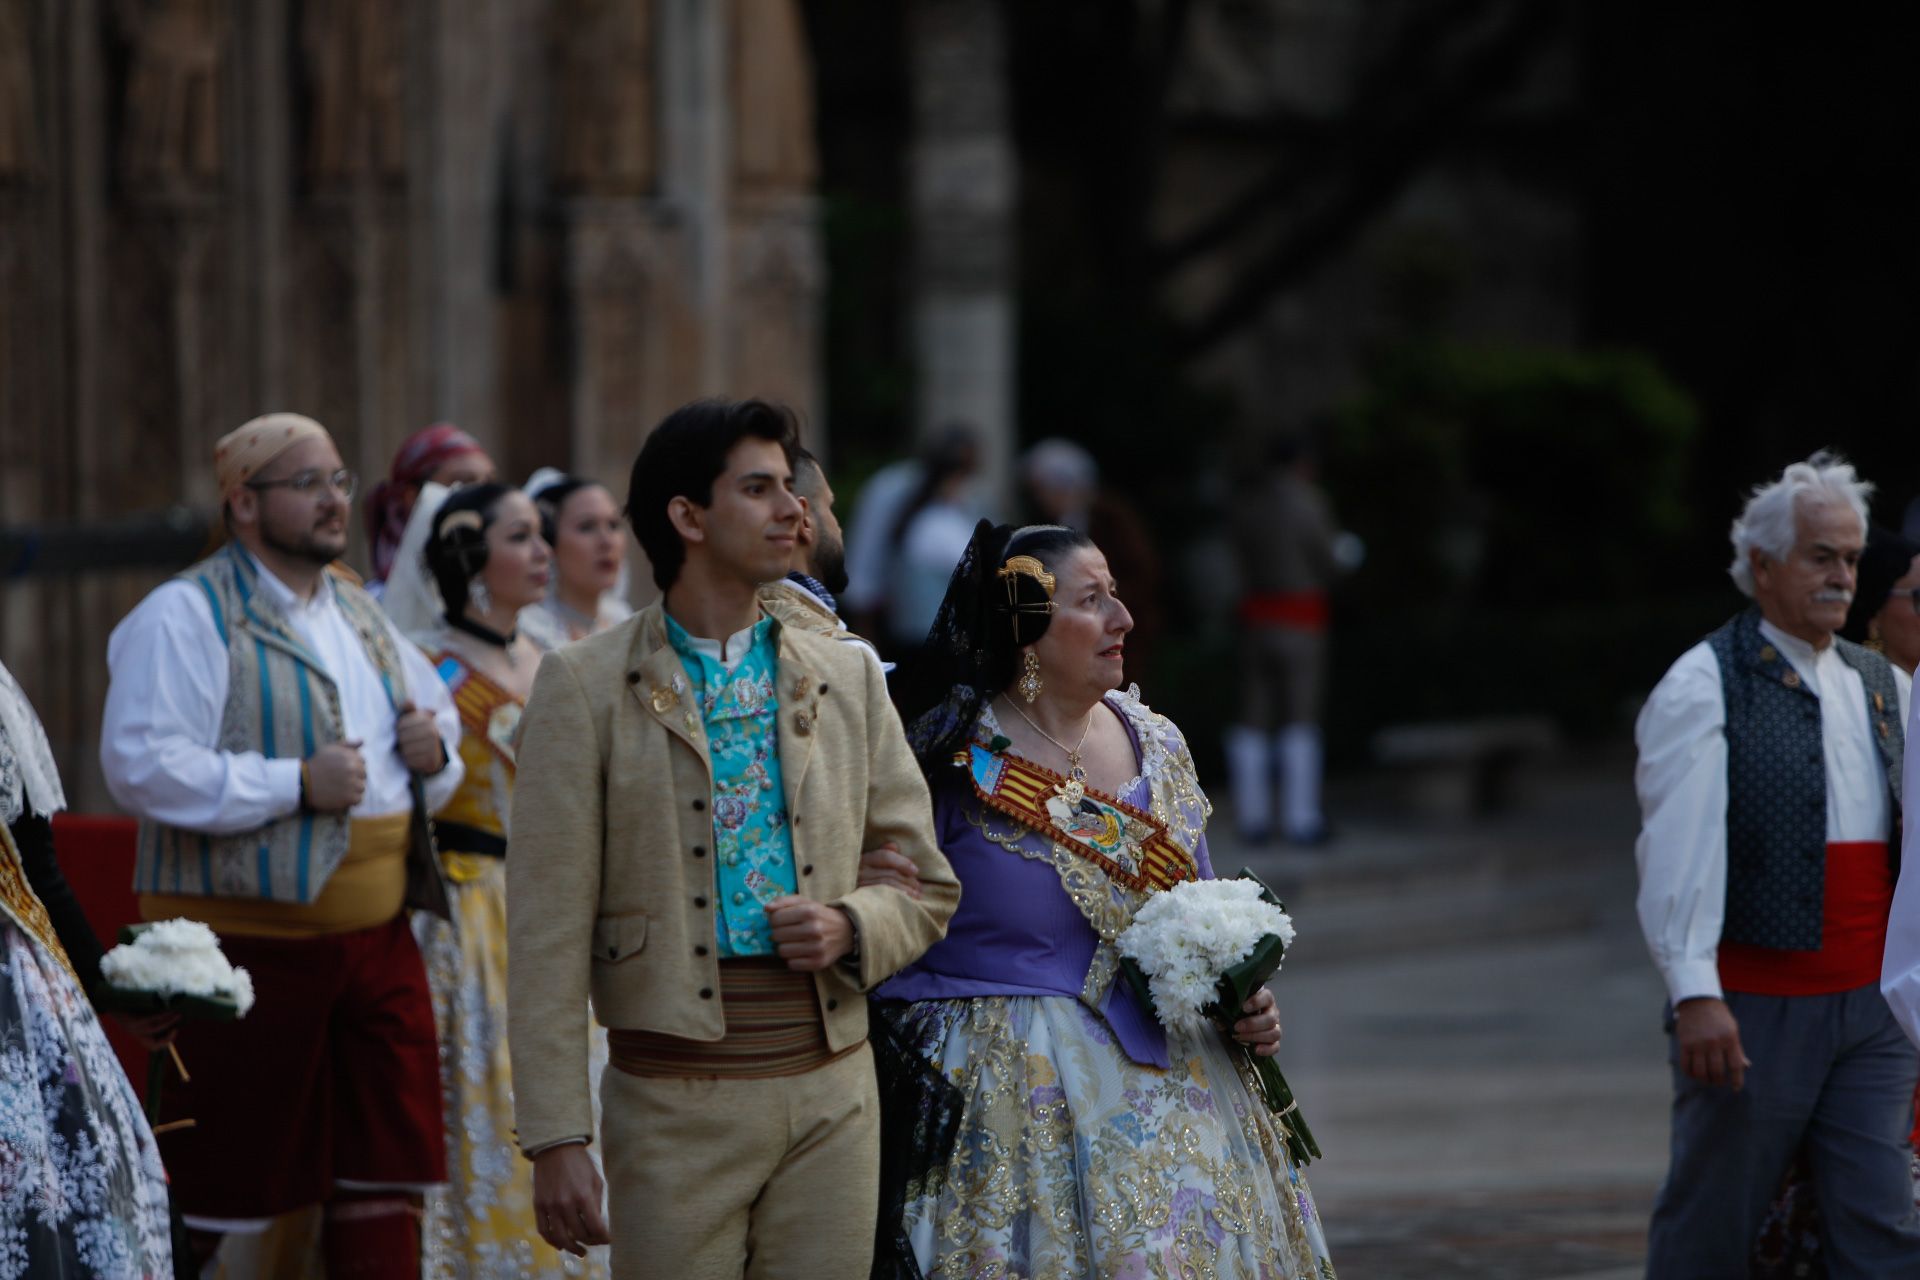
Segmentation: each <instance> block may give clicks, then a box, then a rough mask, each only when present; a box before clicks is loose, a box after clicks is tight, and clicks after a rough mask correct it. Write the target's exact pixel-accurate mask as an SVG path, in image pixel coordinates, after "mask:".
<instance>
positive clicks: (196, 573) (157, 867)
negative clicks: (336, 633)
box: [133, 544, 406, 903]
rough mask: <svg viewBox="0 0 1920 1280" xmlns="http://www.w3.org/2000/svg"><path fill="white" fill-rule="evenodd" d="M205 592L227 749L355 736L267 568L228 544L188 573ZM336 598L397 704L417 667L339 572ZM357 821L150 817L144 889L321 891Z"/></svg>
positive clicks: (145, 830)
mask: <svg viewBox="0 0 1920 1280" xmlns="http://www.w3.org/2000/svg"><path fill="white" fill-rule="evenodd" d="M179 580H180V581H183V582H188V583H191V584H193V586H194V587H195V588H197V589H198V590H200V591H203V592H205V593H206V597H207V603H208V604H209V605H210V606H211V607H212V609H213V625H214V628H215V629H216V630H218V631H219V633H220V639H221V641H222V642H223V643H224V644H225V645H226V647H227V705H226V708H225V710H224V711H223V712H222V713H221V717H220V737H219V741H218V742H217V743H216V744H215V745H216V746H218V748H219V749H220V750H221V751H230V752H247V751H258V752H259V753H261V754H262V755H264V756H266V757H267V758H268V759H269V760H274V759H282V760H284V759H301V760H304V759H305V758H306V757H308V756H310V755H312V754H313V753H314V752H315V751H316V750H318V749H319V748H320V747H322V746H325V745H326V744H327V743H330V742H338V741H340V740H341V739H342V738H343V737H345V736H346V735H345V720H344V717H343V716H342V714H341V711H340V692H339V690H338V688H336V687H335V685H334V682H333V677H331V676H329V675H328V674H327V671H326V668H325V667H323V666H322V665H321V663H320V659H319V658H317V657H315V656H314V655H313V653H312V652H311V651H310V650H309V649H308V648H307V647H306V645H305V644H304V643H303V642H302V641H301V640H300V638H299V636H298V635H297V634H296V633H295V632H294V630H293V628H292V627H290V626H289V625H288V624H287V621H286V618H285V616H284V615H282V614H281V612H280V611H279V610H278V609H277V608H275V607H274V605H273V602H272V600H271V599H270V598H269V597H268V596H267V595H266V594H265V593H264V592H262V591H261V590H260V589H259V581H260V579H259V572H258V570H257V569H256V568H255V567H254V564H253V562H252V560H250V559H249V558H248V557H247V555H246V553H245V552H243V551H241V550H240V548H239V547H237V546H234V545H232V544H229V545H228V546H227V547H225V548H223V549H222V550H220V551H217V552H215V553H214V554H213V555H212V556H210V557H208V558H207V559H205V560H203V561H201V562H200V563H199V564H197V565H194V566H193V567H192V568H191V569H188V570H187V571H186V572H184V573H182V574H180V575H179ZM332 586H333V591H334V599H335V601H336V603H337V604H338V605H339V607H340V612H341V613H342V614H343V615H344V616H345V617H346V619H347V623H348V625H349V626H351V627H352V628H353V630H354V632H355V633H356V634H357V635H358V636H359V637H360V642H361V644H362V645H363V646H365V649H366V653H367V659H368V660H369V661H370V662H372V663H373V666H374V669H375V670H376V671H378V672H379V673H380V682H381V684H382V685H383V686H384V687H385V689H386V693H387V701H388V703H389V704H391V705H393V706H395V707H396V708H397V707H398V705H399V703H400V702H401V701H402V700H403V699H404V697H405V689H406V677H405V674H404V671H403V669H402V667H401V665H400V654H399V652H398V651H397V650H396V649H395V647H394V644H393V637H392V633H391V632H390V631H389V630H388V628H387V624H386V617H385V615H384V614H382V613H381V611H380V605H379V603H378V602H376V601H375V600H374V598H373V597H372V596H370V595H368V594H367V593H366V592H364V591H362V590H361V589H360V588H358V587H356V586H353V585H352V584H350V583H348V582H345V581H343V580H341V579H340V578H337V577H335V578H332ZM349 830H350V822H349V819H348V818H347V815H345V814H339V813H304V812H303V813H296V814H292V815H289V816H288V817H285V818H281V819H279V820H277V821H275V822H270V823H268V824H267V825H266V826H264V827H261V828H259V829H257V830H254V831H243V832H238V833H236V834H232V835H224V836H222V835H209V834H207V833H205V832H200V831H185V830H181V829H179V828H175V827H169V826H166V825H165V824H163V823H158V822H152V821H146V820H143V821H142V822H141V823H140V843H139V849H138V852H137V854H136V856H135V860H134V877H133V888H134V891H135V892H136V893H179V894H196V895H199V896H202V897H218V898H265V899H268V900H270V901H274V902H298V903H306V902H312V901H313V900H314V899H315V898H316V897H318V896H319V894H320V890H321V889H322V888H324V887H325V886H326V883H327V879H328V878H329V877H330V876H332V875H333V872H334V868H336V867H338V866H339V865H340V860H341V859H342V858H344V857H345V856H346V853H347V839H348V834H349Z"/></svg>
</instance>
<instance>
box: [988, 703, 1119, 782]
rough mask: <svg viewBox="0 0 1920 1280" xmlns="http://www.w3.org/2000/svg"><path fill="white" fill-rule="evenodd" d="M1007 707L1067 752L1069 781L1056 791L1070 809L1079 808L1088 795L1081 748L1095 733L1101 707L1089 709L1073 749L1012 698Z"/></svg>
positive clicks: (1096, 705)
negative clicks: (1095, 721)
mask: <svg viewBox="0 0 1920 1280" xmlns="http://www.w3.org/2000/svg"><path fill="white" fill-rule="evenodd" d="M1007 705H1008V706H1009V707H1012V708H1013V714H1015V715H1017V716H1019V717H1020V718H1021V719H1022V720H1025V721H1026V722H1027V724H1029V725H1030V726H1032V728H1033V731H1034V732H1035V733H1037V734H1039V735H1040V736H1041V737H1043V738H1045V739H1046V740H1047V741H1048V742H1051V743H1052V744H1053V745H1054V746H1056V747H1058V748H1060V750H1062V751H1064V752H1066V755H1067V780H1066V781H1065V782H1063V783H1061V784H1060V785H1059V786H1058V787H1057V788H1055V790H1057V791H1058V792H1059V793H1060V797H1061V799H1063V800H1065V801H1066V802H1067V807H1068V808H1069V809H1077V808H1079V807H1080V802H1081V801H1082V800H1084V799H1085V798H1086V795H1087V771H1086V770H1085V769H1082V768H1081V767H1080V748H1081V747H1084V746H1086V745H1087V735H1088V734H1089V733H1092V732H1093V713H1094V712H1095V711H1097V710H1098V709H1099V705H1098V704H1097V703H1096V704H1095V705H1094V706H1093V707H1090V708H1088V709H1087V723H1086V727H1085V728H1083V729H1081V730H1080V741H1079V743H1078V744H1076V745H1075V746H1071V747H1069V746H1068V745H1067V744H1066V743H1064V742H1062V741H1060V739H1058V738H1056V737H1054V736H1053V735H1052V734H1050V733H1048V732H1047V731H1046V730H1045V729H1042V728H1041V727H1040V726H1039V725H1038V724H1035V723H1034V719H1033V717H1032V716H1030V715H1028V714H1027V713H1026V712H1024V711H1022V710H1021V709H1020V708H1019V706H1018V705H1017V704H1016V703H1015V702H1014V700H1013V699H1012V698H1008V699H1007Z"/></svg>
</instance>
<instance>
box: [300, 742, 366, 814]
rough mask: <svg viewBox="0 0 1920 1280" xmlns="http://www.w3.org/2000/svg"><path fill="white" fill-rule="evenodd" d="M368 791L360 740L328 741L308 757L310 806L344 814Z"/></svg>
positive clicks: (322, 811)
mask: <svg viewBox="0 0 1920 1280" xmlns="http://www.w3.org/2000/svg"><path fill="white" fill-rule="evenodd" d="M366 794H367V762H366V760H365V759H364V758H362V756H361V755H360V744H359V743H358V742H329V743H328V744H327V745H326V746H324V747H322V748H320V749H319V750H318V751H316V752H314V753H313V754H312V755H310V756H308V757H307V808H309V809H312V810H313V811H314V812H315V813H345V812H346V811H347V810H348V809H351V808H353V806H355V805H357V804H359V803H360V797H362V796H364V795H366Z"/></svg>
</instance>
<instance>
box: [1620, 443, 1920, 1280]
mask: <svg viewBox="0 0 1920 1280" xmlns="http://www.w3.org/2000/svg"><path fill="white" fill-rule="evenodd" d="M1871 492H1872V486H1871V485H1869V484H1867V483H1865V482H1864V481H1861V480H1859V479H1858V478H1857V477H1856V476H1855V474H1854V470H1853V468H1852V467H1851V466H1850V465H1848V464H1847V463H1845V462H1843V461H1842V460H1840V459H1839V458H1837V457H1834V456H1832V455H1830V454H1825V453H1820V454H1815V455H1814V456H1813V457H1811V458H1809V459H1808V460H1807V461H1805V462H1798V463H1795V464H1793V465H1792V466H1790V467H1788V468H1787V469H1786V471H1785V473H1784V474H1782V475H1781V477H1780V478H1779V479H1778V480H1775V481H1774V482H1773V483H1771V484H1767V485H1763V486H1761V487H1760V488H1758V489H1756V490H1755V491H1754V493H1753V495H1752V497H1751V498H1750V499H1749V500H1748V502H1747V505H1746V509H1745V510H1744V511H1743V512H1742V513H1741V515H1740V518H1739V519H1737V520H1735V521H1734V523H1733V530H1732V539H1733V549H1734V558H1733V563H1732V565H1731V566H1730V569H1729V572H1730V573H1731V575H1732V577H1733V580H1734V583H1735V584H1736V585H1737V586H1738V587H1739V588H1740V590H1741V591H1742V592H1744V593H1745V594H1746V595H1748V596H1750V597H1751V598H1752V599H1753V602H1754V607H1752V608H1749V609H1747V610H1746V611H1744V612H1743V613H1741V614H1740V615H1739V616H1737V617H1735V618H1734V619H1733V620H1732V621H1730V622H1728V623H1727V624H1726V625H1725V626H1723V627H1721V628H1720V629H1719V630H1718V631H1716V632H1714V633H1713V634H1712V635H1711V636H1708V637H1707V638H1706V639H1705V640H1703V641H1702V642H1700V643H1699V644H1697V645H1695V646H1694V647H1693V648H1692V649H1689V650H1688V651H1687V652H1686V653H1685V654H1683V655H1682V656H1681V658H1680V660H1679V661H1678V662H1676V663H1674V665H1673V667H1672V668H1671V669H1670V670H1669V671H1668V672H1667V674H1666V676H1665V678H1663V679H1662V680H1661V681H1660V683H1659V685H1658V686H1657V687H1656V688H1655V689H1654V691H1653V694H1652V696H1651V697H1649V698H1648V699H1647V705H1646V707H1645V708H1644V709H1643V710H1642V711H1641V713H1640V719H1639V723H1638V724H1637V726H1636V729H1635V738H1636V741H1637V743H1638V745H1639V749H1640V761H1639V767H1638V769H1637V771H1636V774H1635V783H1636V786H1637V789H1638V791H1639V795H1640V807H1641V814H1642V827H1641V831H1640V839H1639V843H1638V845H1637V847H1636V854H1637V857H1638V860H1639V864H1640V898H1639V913H1640V923H1641V927H1642V929H1643V930H1644V932H1645V934H1646V938H1647V945H1648V947H1649V948H1650V949H1651V950H1652V952H1653V958H1654V962H1655V963H1656V964H1658V965H1659V967H1660V971H1661V975H1662V976H1663V977H1664V978H1665V980H1666V983H1667V991H1668V995H1669V997H1670V1005H1669V1012H1668V1024H1667V1025H1668V1029H1669V1031H1670V1033H1671V1037H1672V1049H1671V1053H1670V1058H1671V1061H1672V1064H1673V1080H1674V1102H1673V1137H1672V1155H1671V1164H1670V1166H1669V1169H1668V1174H1667V1181H1666V1185H1665V1186H1664V1187H1663V1188H1662V1189H1661V1192H1660V1197H1659V1200H1658V1202H1657V1204H1656V1206H1655V1208H1654V1213H1653V1223H1652V1228H1651V1233H1650V1239H1649V1258H1648V1266H1647V1275H1648V1276H1649V1278H1650V1280H1662V1278H1664V1277H1675V1278H1679V1277H1684V1278H1685V1280H1707V1278H1709V1277H1720V1276H1724V1277H1729V1278H1734V1277H1744V1276H1745V1275H1746V1274H1747V1259H1748V1253H1749V1250H1750V1249H1751V1247H1752V1245H1753V1240H1754V1234H1755V1230H1756V1228H1757V1227H1758V1225H1759V1223H1760V1220H1761V1217H1762V1215H1763V1214H1764V1213H1765V1211H1766V1208H1767V1205H1768V1202H1769V1200H1770V1199H1771V1197H1772V1195H1773V1193H1774V1191H1775V1189H1776V1188H1777V1187H1778V1186H1779V1184H1780V1180H1781V1177H1782V1175H1783V1174H1784V1173H1785V1172H1786V1169H1787V1166H1788V1164H1789V1162H1790V1161H1791V1160H1792V1158H1793V1155H1794V1152H1795V1151H1796V1149H1798V1148H1799V1147H1800V1146H1801V1144H1802V1142H1803V1141H1804V1143H1805V1146H1806V1151H1807V1154H1808V1157H1809V1161H1810V1163H1811V1166H1812V1172H1813V1179H1814V1184H1815V1187H1816V1189H1817V1192H1818V1195H1819V1201H1820V1206H1821V1211H1822V1214H1823V1224H1822V1233H1823V1237H1824V1238H1823V1241H1822V1244H1823V1246H1824V1249H1823V1251H1824V1253H1825V1255H1826V1263H1827V1273H1828V1274H1829V1275H1830V1276H1832V1277H1835V1278H1836V1280H1837V1278H1838V1277H1844V1276H1863V1277H1865V1276H1871V1277H1890V1276H1920V1218H1917V1217H1916V1215H1915V1212H1914V1204H1913V1181H1912V1177H1911V1175H1910V1173H1909V1169H1908V1149H1907V1146H1906V1141H1905V1137H1906V1133H1907V1130H1908V1128H1909V1127H1910V1125H1911V1123H1912V1104H1913V1093H1914V1084H1915V1081H1916V1078H1917V1077H1920V1056H1917V1055H1916V1053H1915V1050H1914V1046H1913V1045H1912V1044H1910V1043H1909V1042H1908V1041H1907V1039H1906V1037H1905V1036H1904V1035H1903V1034H1902V1033H1901V1030H1900V1027H1899V1025H1898V1024H1897V1023H1896V1022H1895V1021H1894V1018H1893V1015H1892V1013H1891V1012H1890V1011H1889V1009H1888V1006H1887V1002H1886V1000H1885V999H1884V998H1882V996H1881V994H1880V988H1879V979H1880V963H1881V953H1882V950H1883V948H1884V946H1885V942H1886V932H1887V917H1888V910H1889V907H1890V904H1891V902H1892V900H1893V889H1894V876H1895V866H1896V863H1895V860H1894V858H1893V857H1892V856H1891V853H1890V851H1891V849H1892V847H1893V846H1891V844H1890V840H1891V839H1892V838H1894V836H1895V833H1896V832H1897V831H1898V829H1899V816H1900V789H1901V764H1902V757H1903V753H1904V743H1905V734H1904V726H1905V724H1906V706H1907V703H1908V699H1909V688H1910V681H1909V679H1908V677H1907V675H1906V673H1905V672H1902V671H1899V670H1897V669H1895V668H1893V667H1892V666H1891V665H1889V664H1888V662H1887V661H1886V659H1885V658H1883V657H1882V656H1881V655H1879V654H1877V653H1874V652H1871V651H1869V650H1867V649H1864V648H1862V647H1860V646H1858V645H1855V644H1852V643H1850V642H1849V641H1846V640H1843V639H1840V638H1839V637H1837V636H1836V635H1835V634H1834V633H1835V632H1837V631H1838V630H1839V629H1840V626H1841V625H1842V623H1844V622H1845V620H1846V615H1847V605H1848V603H1849V602H1850V601H1851V600H1852V598H1853V591H1854V569H1855V565H1856V564H1857V563H1858V561H1859V559H1860V553H1861V550H1862V548H1863V547H1864V545H1865V542H1866V530H1867V521H1866V516H1867V506H1866V503H1867V497H1868V495H1869V494H1870V493H1871Z"/></svg>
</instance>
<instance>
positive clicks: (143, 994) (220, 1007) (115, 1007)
mask: <svg viewBox="0 0 1920 1280" xmlns="http://www.w3.org/2000/svg"><path fill="white" fill-rule="evenodd" d="M93 1003H94V1006H95V1007H96V1008H98V1009H101V1010H103V1011H105V1012H107V1013H124V1014H127V1015H128V1016H129V1017H135V1018H144V1017H147V1016H148V1015H150V1014H156V1013H177V1014H179V1015H180V1016H181V1017H183V1018H203V1019H205V1020H206V1021H208V1022H232V1021H233V1020H234V1019H236V1018H238V1017H239V1016H240V1006H239V1005H238V1004H236V1003H234V1001H233V999H232V998H231V997H229V996H199V995H189V994H187V993H186V992H173V993H168V992H164V991H133V990H129V989H127V988H125V987H115V986H110V985H108V984H107V983H105V982H102V983H101V984H100V985H99V986H98V987H97V988H95V990H94V993H93Z"/></svg>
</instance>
